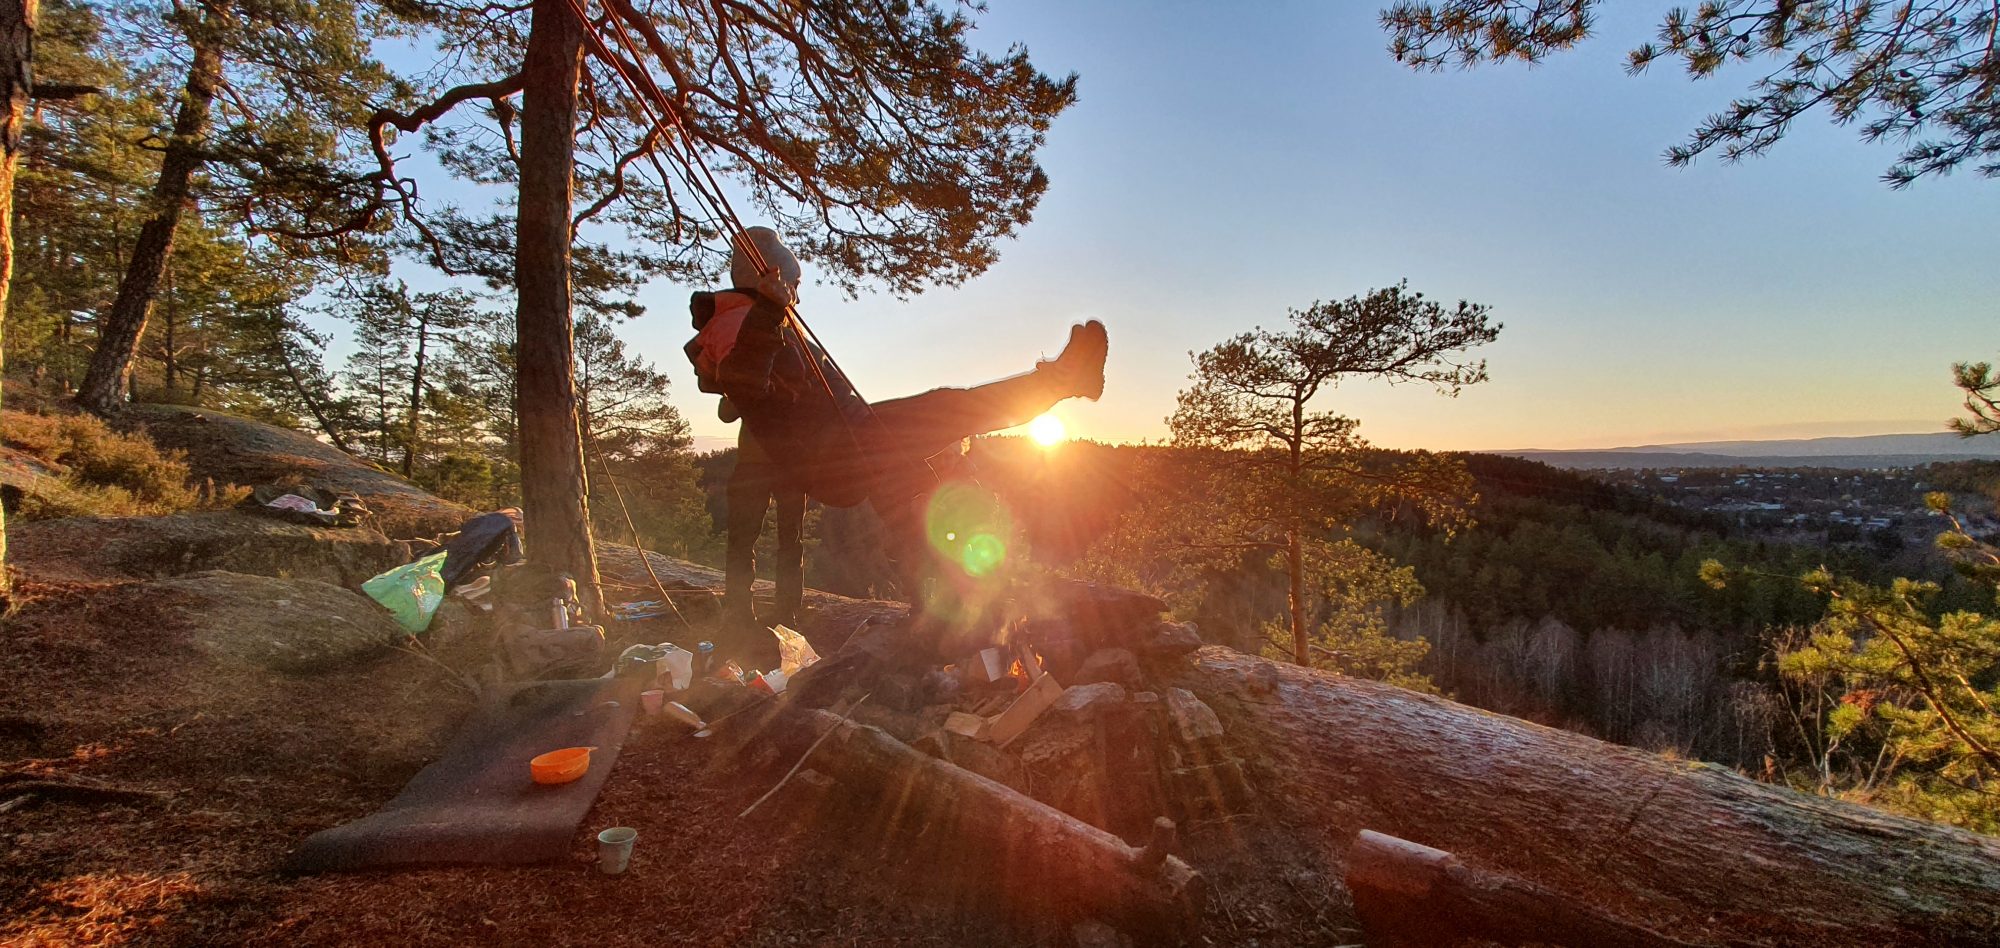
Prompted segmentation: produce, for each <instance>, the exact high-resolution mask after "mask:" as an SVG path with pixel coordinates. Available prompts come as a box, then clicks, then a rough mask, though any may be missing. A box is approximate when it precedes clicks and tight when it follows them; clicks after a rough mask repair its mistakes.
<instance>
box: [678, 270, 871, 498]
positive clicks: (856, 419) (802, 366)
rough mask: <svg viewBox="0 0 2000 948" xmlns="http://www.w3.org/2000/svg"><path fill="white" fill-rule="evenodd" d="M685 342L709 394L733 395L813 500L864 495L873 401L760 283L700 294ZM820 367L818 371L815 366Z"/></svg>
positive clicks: (765, 444)
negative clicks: (694, 332) (692, 335)
mask: <svg viewBox="0 0 2000 948" xmlns="http://www.w3.org/2000/svg"><path fill="white" fill-rule="evenodd" d="M688 308H689V310H690V312H691V313H692V315H693V317H694V328H695V329H696V330H697V335H696V336H695V338H694V340H693V341H691V342H689V343H688V344H687V347H686V351H687V354H688V359H689V360H690V361H692V362H693V363H694V364H695V375H696V380H697V384H698V385H699V387H700V388H701V390H702V391H704V392H711V393H716V394H722V395H727V396H729V400H730V402H731V404H733V405H735V406H736V410H737V411H738V412H739V413H740V414H741V415H742V417H743V424H744V425H745V426H746V427H748V428H749V430H750V433H751V435H752V436H753V437H755V438H756V439H757V441H758V443H759V444H761V445H762V446H763V447H764V449H765V451H766V452H767V453H768V454H769V455H770V456H771V458H772V460H773V461H775V462H776V463H778V464H779V465H781V466H783V467H784V468H785V469H786V471H787V473H788V474H790V475H791V479H792V480H793V481H794V482H795V483H797V484H799V485H800V486H801V487H802V488H803V489H804V490H805V491H806V493H808V494H811V495H812V497H813V499H815V500H818V501H819V502H820V503H823V504H827V505H828V506H834V507H851V506H853V505H855V504H858V503H860V502H861V501H862V500H864V499H866V497H867V494H868V484H869V476H868V462H869V459H868V453H867V452H866V451H864V450H862V448H861V445H862V444H863V443H864V442H865V437H866V426H867V424H868V423H869V411H868V403H867V402H866V401H865V400H863V399H862V397H861V395H860V393H858V392H856V391H854V388H853V386H851V385H849V384H848V382H847V377H846V376H845V375H842V374H841V372H840V369H839V368H838V367H836V366H835V365H834V364H833V360H832V359H830V358H828V357H827V355H826V352H825V351H824V350H822V349H820V348H819V347H818V346H816V345H813V344H812V343H810V342H809V341H807V340H806V338H805V337H804V334H803V333H801V332H800V331H799V330H798V328H797V325H796V323H795V322H793V321H792V320H790V319H788V318H787V317H786V313H785V309H784V307H783V306H780V305H779V304H777V303H775V302H772V301H771V300H769V299H767V298H766V297H764V296H763V295H762V294H760V293H758V292H757V291H756V290H751V289H743V288H733V289H729V290H723V291H720V292H697V293H695V294H694V296H693V297H692V298H691V299H690V300H689V303H688ZM815 364H817V371H815Z"/></svg>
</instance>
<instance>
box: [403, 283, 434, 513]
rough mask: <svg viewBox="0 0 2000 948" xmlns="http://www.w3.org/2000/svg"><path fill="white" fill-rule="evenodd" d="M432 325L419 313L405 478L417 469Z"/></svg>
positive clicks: (404, 461)
mask: <svg viewBox="0 0 2000 948" xmlns="http://www.w3.org/2000/svg"><path fill="white" fill-rule="evenodd" d="M430 329H431V325H430V322H429V320H427V319H426V318H425V316H424V314H423V313H421V312H419V313H417V364H416V367H415V368H414V369H413V370H412V371H411V372H410V414H409V423H408V426H407V427H408V428H409V430H408V432H406V434H407V437H406V438H405V439H404V441H403V476H404V477H405V478H410V477H414V476H415V475H414V473H413V472H414V471H415V470H416V467H417V436H418V435H419V434H421V433H422V426H423V399H424V356H425V354H426V353H425V351H424V350H425V349H426V347H427V346H428V345H429V343H430Z"/></svg>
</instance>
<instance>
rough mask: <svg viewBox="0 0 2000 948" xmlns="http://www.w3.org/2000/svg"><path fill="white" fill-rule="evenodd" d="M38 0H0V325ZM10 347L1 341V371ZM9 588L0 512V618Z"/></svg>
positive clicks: (9, 272)
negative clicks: (2, 96) (1, 99)
mask: <svg viewBox="0 0 2000 948" xmlns="http://www.w3.org/2000/svg"><path fill="white" fill-rule="evenodd" d="M39 6H40V3H39V0H0V84H4V85H5V87H6V88H5V90H4V91H5V93H6V97H7V111H6V113H5V114H4V115H0V325H4V324H5V319H6V315H7V290H8V286H9V284H11V283H12V282H13V279H14V165H15V162H16V161H17V160H18V159H19V158H20V154H21V133H22V131H23V126H24V125H25V124H26V122H27V117H28V95H29V93H31V92H33V91H34V87H35V66H34V63H35V17H36V15H37V14H38V13H39V12H40V11H39V9H38V7H39ZM5 358H6V345H5V340H4V338H0V366H4V365H5ZM10 591H11V587H10V583H9V580H8V576H7V515H6V513H5V512H4V511H0V613H5V612H6V610H7V606H8V603H9V601H10V598H11V597H10V595H9V593H10Z"/></svg>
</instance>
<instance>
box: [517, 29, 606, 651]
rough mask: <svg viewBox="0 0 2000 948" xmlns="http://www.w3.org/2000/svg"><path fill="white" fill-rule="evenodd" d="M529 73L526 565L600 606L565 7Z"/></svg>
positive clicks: (521, 310)
mask: <svg viewBox="0 0 2000 948" xmlns="http://www.w3.org/2000/svg"><path fill="white" fill-rule="evenodd" d="M533 17H534V19H533V23H532V25H531V26H530V28H529V33H528V51H527V60H526V62H525V63H524V64H523V66H522V74H523V76H524V77H525V78H526V80H527V81H526V89H525V91H524V92H523V93H522V96H521V198H520V202H519V211H520V217H519V223H518V230H517V232H516V238H515V246H514V266H515V273H514V280H515V286H516V287H517V289H518V290H519V293H520V298H519V304H518V309H517V310H516V315H515V343H516V345H515V353H516V358H517V360H518V362H517V365H516V378H517V386H516V389H515V394H514V404H515V414H516V416H517V417H518V418H519V423H520V438H521V441H520V446H521V512H522V516H523V519H524V520H525V521H526V523H525V524H524V526H525V532H526V534H527V544H526V545H527V554H528V557H529V559H531V560H533V561H535V562H537V563H540V564H542V565H544V566H547V567H549V568H551V569H555V570H559V571H561V572H564V573H568V574H569V575H570V577H571V578H573V579H575V580H576V584H577V589H578V591H579V592H580V593H581V594H582V596H583V599H584V602H585V604H586V606H588V607H589V608H590V609H591V610H592V611H593V612H594V611H597V610H598V608H599V606H600V603H599V601H598V590H597V561H596V557H595V554H594V551H593V550H592V547H591V538H590V512H589V508H588V505H587V502H586V500H585V497H586V495H587V493H588V485H587V482H586V476H585V473H584V469H583V440H582V437H581V434H580V432H579V429H578V425H577V405H576V378H575V373H574V370H573V365H574V361H575V338H574V326H573V325H572V323H571V311H570V303H571V297H570V214H571V198H572V181H571V175H572V172H573V169H574V167H575V148H576V113H577V80H578V75H579V70H580V66H581V59H582V50H583V36H582V30H581V28H580V24H578V23H577V22H576V21H575V19H574V17H573V15H572V14H571V13H570V11H569V8H568V7H567V6H566V5H565V4H564V3H563V0H535V6H534V14H533Z"/></svg>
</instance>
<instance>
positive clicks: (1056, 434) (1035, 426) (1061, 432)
mask: <svg viewBox="0 0 2000 948" xmlns="http://www.w3.org/2000/svg"><path fill="white" fill-rule="evenodd" d="M1028 437H1030V438H1033V439H1035V443H1036V444H1039V445H1041V446H1042V447H1045V448H1053V447H1055V446H1056V445H1058V444H1061V443H1062V441H1063V439H1064V438H1067V437H1069V432H1068V431H1067V430H1065V429H1064V428H1063V423H1062V419H1061V418H1057V417H1056V416H1054V415H1042V416H1040V417H1038V418H1036V419H1035V420H1034V421H1031V422H1028Z"/></svg>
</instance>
